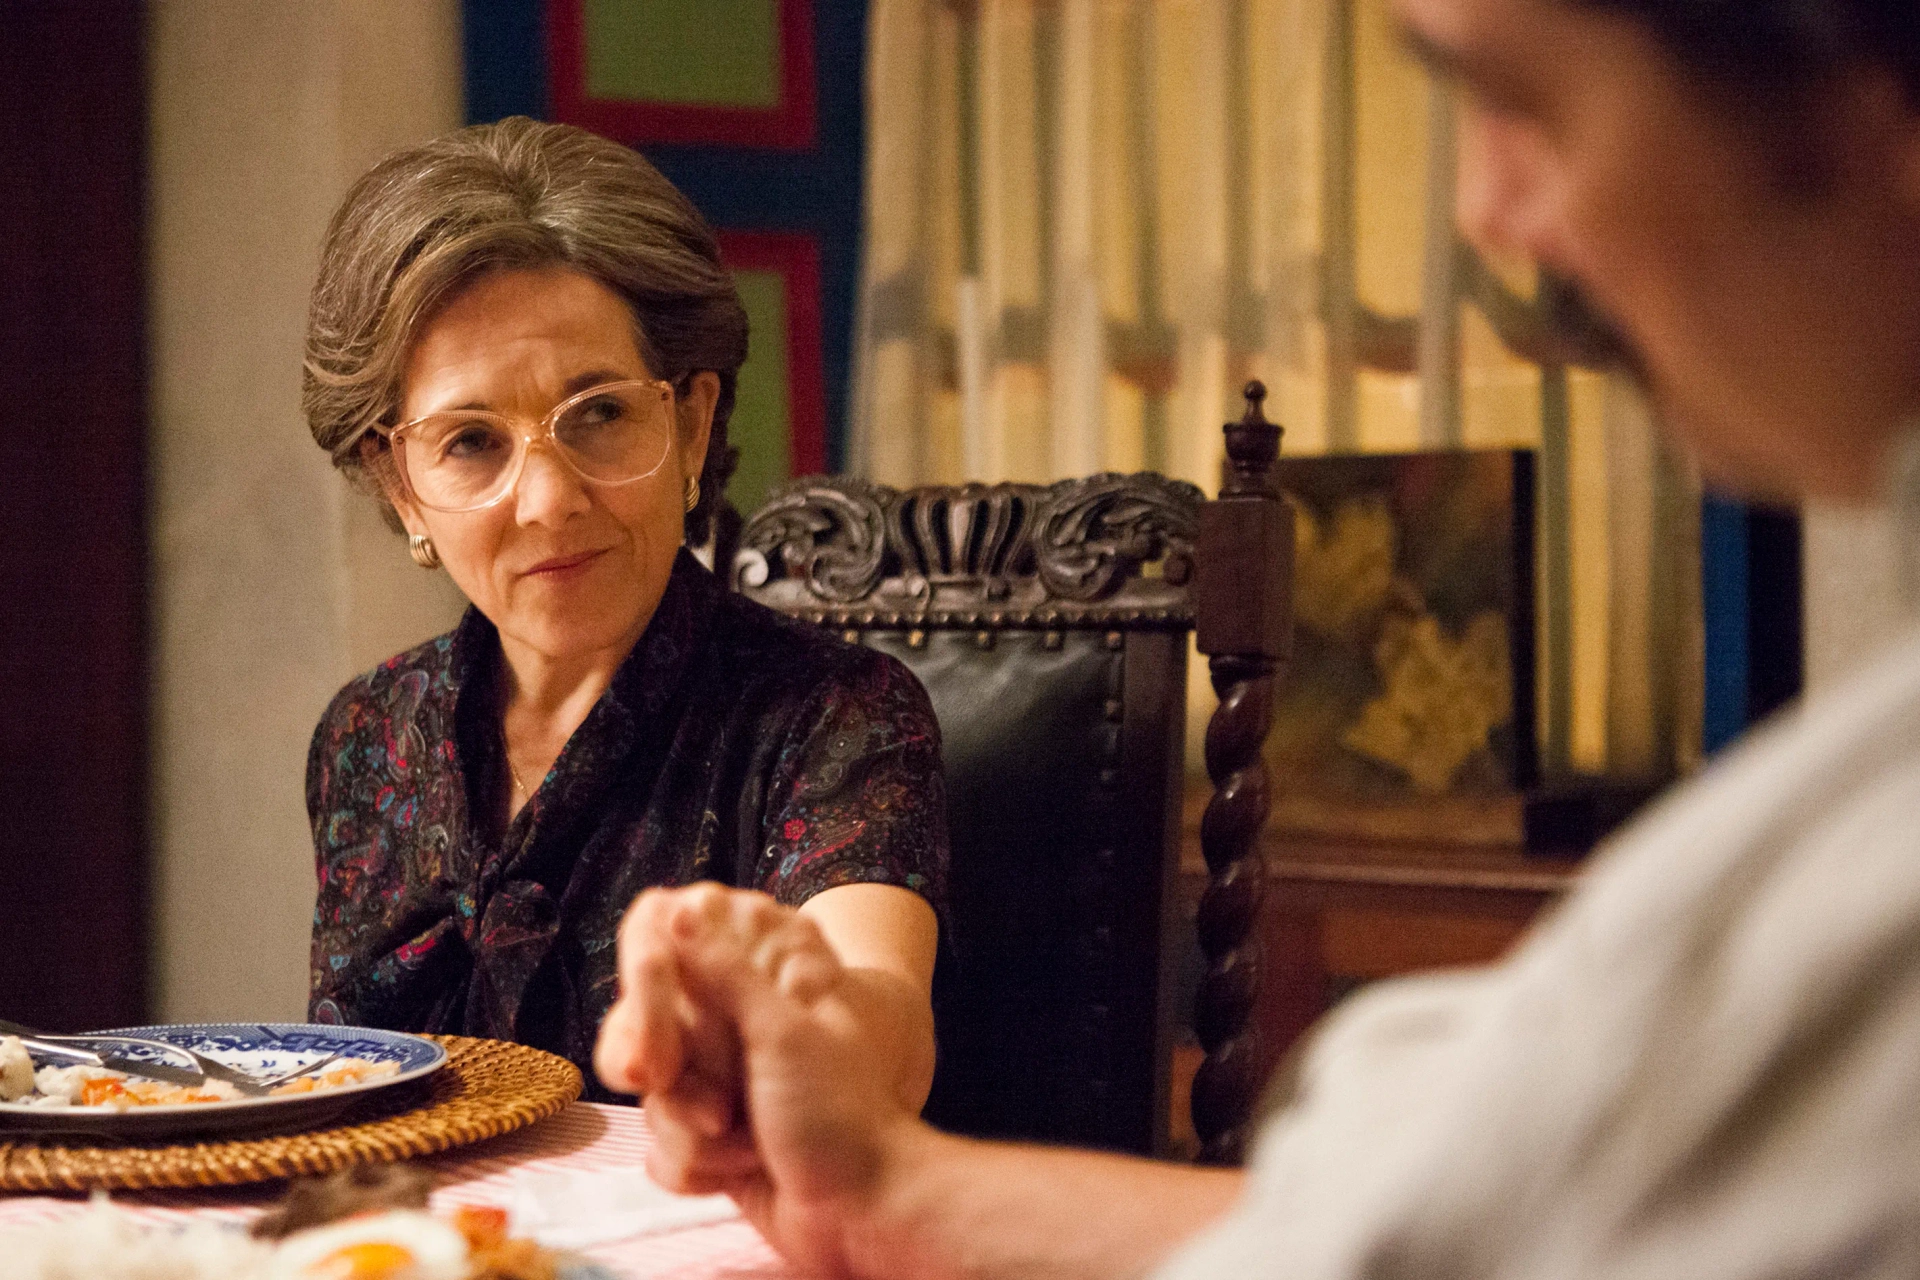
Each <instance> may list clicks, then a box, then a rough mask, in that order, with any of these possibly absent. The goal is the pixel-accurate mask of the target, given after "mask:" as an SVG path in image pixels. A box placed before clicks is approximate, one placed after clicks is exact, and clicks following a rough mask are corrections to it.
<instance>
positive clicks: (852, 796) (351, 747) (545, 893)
mask: <svg viewBox="0 0 1920 1280" xmlns="http://www.w3.org/2000/svg"><path fill="white" fill-rule="evenodd" d="M504 683H505V682H504V679H503V669H502V658H501V654H500V641H499V636H498V633H497V632H496V631H495V630H494V628H493V625H492V624H491V623H489V622H488V621H487V620H486V619H485V618H484V617H482V616H481V615H480V614H479V613H478V612H477V611H475V610H469V611H468V612H467V615H466V617H465V618H464V619H463V620H462V621H461V623H460V625H459V626H458V627H457V628H456V629H455V630H454V631H452V632H451V633H449V634H447V635H444V636H441V637H439V638H438V639H435V640H431V641H428V642H427V643H426V644H424V645H421V646H420V647H419V648H417V649H412V650H410V651H408V652H406V653H403V654H401V655H399V656H398V657H396V658H393V659H391V660H389V661H388V662H386V663H384V664H383V665H381V666H380V667H378V668H377V669H375V670H374V671H372V672H370V673H368V674H367V675H364V676H361V677H360V678H359V679H357V680H354V681H353V682H352V683H351V684H349V685H347V687H346V688H344V689H342V690H341V691H340V693H339V695H338V696H336V697H335V698H334V700H333V703H332V705H331V706H329V707H328V708H327V712H326V714H325V716H323V717H322V718H321V721H320V725H319V727H318V728H317V729H316V730H315V731H314V735H313V746H312V749H311V752H310V753H309V756H308V760H307V814H308V817H309V819H310V821H311V822H312V826H313V842H314V851H315V855H316V861H317V863H318V872H319V882H320V884H319V898H318V901H317V903H316V905H315V908H314V922H313V975H312V985H311V994H310V1005H309V1015H310V1016H311V1017H312V1019H313V1020H314V1021H316V1022H338V1023H357V1024H362V1025H366V1026H375V1027H386V1028H391V1029H395V1030H403V1031H424V1032H446V1033H454V1034H465V1035H476V1036H487V1037H491V1038H495V1039H507V1040H517V1041H520V1042H522V1043H524V1044H530V1045H534V1046H536V1047H538V1048H542V1049H547V1050H549V1051H551V1052H554V1053H558V1054H561V1055H562V1056H564V1057H567V1058H570V1059H572V1060H573V1061H574V1062H575V1063H576V1064H578V1065H579V1066H580V1067H581V1069H582V1070H583V1071H584V1072H585V1073H586V1076H587V1079H588V1080H589V1081H592V1080H593V1073H592V1071H591V1069H590V1060H591V1056H592V1050H593V1040H594V1034H595V1032H596V1030H597V1029H598V1027H599V1024H600V1019H601V1017H602V1016H603V1015H604V1014H605V1013H606V1011H607V1008H608V1007H609V1005H611V1003H612V1001H613V996H614V993H615V974H614V943H615V938H616V932H617V930H618V927H619V923H620V919H621V915H622V913H623V912H624V911H625V910H626V907H627V905H628V903H630V902H631V901H632V900H633V897H634V895H636V894H638V893H639V892H640V891H641V890H642V889H645V888H647V887H649V886H653V885H678V884H687V883H689V882H692V881H695V880H717V881H720V882H722V883H726V884H731V885H736V886H741V887H748V888H755V889H761V890H764V891H766V892H767V893H770V894H772V895H773V896H774V897H775V898H777V899H779V900H780V901H782V902H785V903H789V904H793V905H798V904H799V903H801V902H804V901H805V900H806V899H808V898H809V897H811V896H813V895H814V894H816V893H819V892H821V891H822V890H824V889H830V888H834V887H836V886H838V885H845V884H857V883H877V884H892V885H900V886H902V887H905V888H907V889H910V890H913V891H914V892H916V893H919V894H921V895H923V896H924V897H926V898H927V899H928V900H929V901H930V902H931V903H933V904H934V907H935V909H936V910H940V911H942V912H943V914H944V893H945V880H946V866H947V837H946V805H945V799H944V795H943V791H942V786H941V775H940V733H939V728H938V725H937V724H936V722H935V720H934V716H933V710H932V708H931V706H929V704H928V702H927V696H926V693H925V691H924V690H923V689H921V687H920V685H919V683H918V682H917V681H916V680H915V679H914V678H913V676H912V675H911V674H909V673H908V672H907V670H906V668H904V667H903V666H901V665H900V664H899V663H897V662H895V661H894V660H893V659H891V658H887V657H885V656H883V655H880V654H877V653H874V652H873V651H872V650H868V649H862V648H859V647H856V646H853V645H848V644H844V643H842V642H841V641H840V640H839V639H838V638H836V637H834V636H831V635H830V634H828V633H826V632H824V631H822V630H820V629H819V628H816V627H811V626H807V625H805V624H803V623H799V622H795V621H793V620H791V619H788V618H784V617H782V616H780V615H779V614H776V613H773V612H771V611H770V610H767V609H765V608H763V607H761V606H759V605H757V604H754V603H752V602H751V601H748V600H744V599H742V598H740V597H739V596H736V595H734V594H732V593H730V592H727V591H726V590H724V589H723V588H722V587H721V586H720V584H719V583H718V582H716V581H715V580H714V578H713V576H712V575H711V574H709V573H708V572H707V571H706V570H705V569H704V568H702V567H701V566H700V565H699V563H698V562H697V561H695V560H694V559H693V558H692V557H691V556H690V555H688V554H686V553H685V552H682V553H681V555H680V558H679V560H678V561H677V562H676V563H675V565H674V567H673V573H672V576H671V578H670V580H669V582H668V585H667V589H666V593H665V594H664V596H662V598H661V601H660V605H659V608H658V609H657V610H656V611H655V613H654V617H653V619H652V621H651V622H650V623H649V624H648V627H647V630H646V633H645V634H644V635H643V636H642V637H641V639H640V641H639V643H638V644H636V645H635V646H634V649H633V652H632V654H630V655H629V656H628V658H627V659H626V661H625V662H624V663H623V664H622V666H621V667H620V669H619V671H618V672H617V673H616V674H615V676H614V678H613V682H612V684H611V685H610V686H609V687H608V689H607V691H606V693H605V694H604V695H603V696H602V697H601V699H600V701H599V702H598V703H597V704H596V705H595V706H594V708H593V710H592V711H591V712H590V713H589V714H588V716H587V718H586V720H585V722H583V723H582V724H581V726H580V727H579V729H578V730H576V731H575V733H574V735H573V737H572V739H571V740H570V741H569V742H568V743H567V745H566V748H565V750H563V751H562V752H561V754H560V757H559V759H558V760H557V761H556V762H555V763H554V766H553V770H552V772H551V773H549V774H548V775H547V777H546V778H545V779H544V780H543V781H542V782H541V784H540V785H539V786H538V787H537V788H535V794H534V795H533V797H532V799H531V800H529V801H528V802H527V804H526V805H525V807H524V808H522V809H521V811H520V812H519V813H518V814H517V815H516V816H515V817H514V819H513V820H512V821H511V822H510V823H508V824H507V825H506V828H505V829H504V830H501V829H500V819H499V818H498V817H497V816H493V815H499V814H504V813H505V811H506V798H505V797H504V796H503V795H501V794H500V793H501V791H502V790H503V787H502V784H501V778H502V777H503V776H504V775H505V773H506V770H505V768H504V765H503V762H502V751H503V750H504V747H503V744H502V740H501V735H500V724H501V712H502V706H503V704H502V699H503V696H504V694H503V688H504ZM589 1093H590V1096H604V1095H601V1094H599V1093H598V1092H597V1086H593V1085H590V1086H589Z"/></svg>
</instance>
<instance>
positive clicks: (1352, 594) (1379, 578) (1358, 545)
mask: <svg viewBox="0 0 1920 1280" xmlns="http://www.w3.org/2000/svg"><path fill="white" fill-rule="evenodd" d="M1293 534H1294V540H1293V545H1294V581H1293V607H1294V617H1295V618H1296V619H1297V620H1298V622H1299V623H1300V625H1301V626H1304V627H1309V628H1311V629H1313V630H1314V631H1317V632H1318V633H1320V634H1321V635H1323V636H1325V637H1327V638H1328V639H1334V640H1356V639H1360V638H1363V636H1364V633H1365V629H1366V628H1367V627H1368V626H1369V625H1371V623H1372V622H1373V620H1374V619H1375V618H1376V617H1377V616H1378V615H1379V612H1380V610H1381V609H1382V608H1384V607H1385V606H1386V603H1387V597H1388V595H1389V593H1390V592H1391V591H1392V590H1393V563H1394V556H1395V553H1396V547H1395V539H1396V530H1395V528H1394V523H1393V512H1392V511H1391V510H1390V509H1388V507H1387V504H1386V501H1385V499H1383V498H1381V497H1379V496H1377V495H1368V496H1366V497H1363V498H1360V499H1358V500H1356V501H1353V502H1345V503H1342V504H1341V505H1340V506H1339V508H1338V509H1337V510H1335V511H1334V513H1333V517H1332V518H1331V519H1330V520H1327V521H1326V522H1325V523H1324V524H1323V523H1322V522H1321V521H1320V520H1319V519H1318V518H1317V517H1315V515H1314V514H1313V511H1312V510H1311V509H1310V508H1309V507H1307V505H1306V504H1304V503H1295V504H1294V508H1293Z"/></svg>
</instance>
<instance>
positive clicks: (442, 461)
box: [373, 381, 674, 511]
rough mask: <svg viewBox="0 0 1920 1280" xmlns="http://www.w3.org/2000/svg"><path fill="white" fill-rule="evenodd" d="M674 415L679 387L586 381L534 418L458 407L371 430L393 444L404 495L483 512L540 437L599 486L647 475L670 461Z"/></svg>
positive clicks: (433, 505) (437, 506) (438, 507)
mask: <svg viewBox="0 0 1920 1280" xmlns="http://www.w3.org/2000/svg"><path fill="white" fill-rule="evenodd" d="M673 421H674V419H673V384H672V383H671V382H661V381H634V382H605V383H602V384H601V385H599V386H597V387H589V388H588V389H587V390H585V391H582V392H581V393H580V394H578V395H576V396H572V397H570V398H568V399H566V400H563V401H561V403H560V404H559V405H557V406H555V408H554V410H553V412H551V413H549V414H548V415H547V416H546V417H545V418H543V419H541V420H540V421H539V422H537V423H535V422H529V421H527V420H526V419H524V418H521V419H515V418H509V417H508V416H506V415H505V414H500V413H490V412H488V411H486V410H482V409H453V410H448V411H447V412H444V413H429V414H427V415H426V416H425V417H420V418H415V419H413V421H411V422H405V423H402V424H401V425H399V426H397V427H393V428H391V429H388V428H385V427H374V428H373V430H374V431H376V432H379V433H380V434H381V435H383V436H385V437H386V439H387V442H388V443H389V445H391V446H392V450H393V464H394V469H395V470H396V471H397V472H398V473H399V478H400V482H401V484H402V485H403V486H405V488H406V491H407V496H408V497H410V498H412V499H413V500H414V501H415V502H417V503H419V504H420V505H421V506H423V507H427V508H429V509H431V510H434V511H477V510H479V509H480V508H482V507H488V506H492V505H493V504H494V503H496V502H498V501H500V499H502V498H504V497H506V496H507V494H509V493H511V492H512V491H513V486H514V484H515V483H516V482H518V481H519V479H520V473H521V471H522V470H524V469H525V467H526V464H527V452H528V451H529V450H530V449H531V448H532V447H533V446H534V445H535V444H536V443H538V442H540V441H542V440H547V441H550V442H551V443H552V445H553V452H554V453H555V454H556V455H557V456H558V457H560V458H561V459H562V460H563V461H564V462H565V463H566V464H567V465H568V466H569V467H572V468H573V470H574V471H575V472H576V473H577V474H578V475H579V476H580V478H581V479H583V480H586V481H589V482H591V483H593V484H603V485H620V484H632V483H634V482H635V481H636V480H644V479H646V478H647V477H648V476H650V475H652V474H653V473H654V472H656V471H658V470H659V469H660V465H661V464H662V463H664V462H665V461H666V460H667V451H668V449H669V448H671V447H672V444H673V437H674V431H673Z"/></svg>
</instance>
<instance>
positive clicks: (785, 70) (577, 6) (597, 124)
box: [547, 0, 819, 151]
mask: <svg viewBox="0 0 1920 1280" xmlns="http://www.w3.org/2000/svg"><path fill="white" fill-rule="evenodd" d="M779 4H780V8H779V19H780V105H779V106H777V107H772V108H765V109H762V108H757V107H702V106H694V105H691V104H688V103H684V102H631V101H624V100H619V99H613V98H590V97H588V96H587V49H586V30H587V22H586V13H585V9H584V0H547V69H548V79H547V83H548V86H549V88H548V94H549V98H550V107H551V110H552V113H553V118H554V119H555V120H558V121H561V122H563V123H566V124H576V125H579V126H580V127H581V128H583V129H591V130H593V131H594V132H595V133H598V134H604V135H605V136H606V137H609V138H613V139H614V140H616V141H619V142H624V143H627V144H628V145H629V146H642V145H645V144H648V143H710V144H715V145H719V146H732V147H772V148H778V149H780V150H788V151H803V150H806V149H808V148H810V147H812V146H813V145H814V144H815V143H816V142H817V141H818V138H819V119H818V116H819V113H818V111H817V110H816V108H815V96H816V86H815V71H814V59H813V0H779Z"/></svg>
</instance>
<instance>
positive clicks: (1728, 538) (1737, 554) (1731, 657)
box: [1700, 498, 1751, 752]
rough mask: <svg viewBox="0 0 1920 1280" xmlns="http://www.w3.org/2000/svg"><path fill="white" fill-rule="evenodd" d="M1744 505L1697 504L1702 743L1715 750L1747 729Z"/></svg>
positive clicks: (1719, 501) (1717, 500)
mask: <svg viewBox="0 0 1920 1280" xmlns="http://www.w3.org/2000/svg"><path fill="white" fill-rule="evenodd" d="M1750 588H1751V584H1750V582H1749V574H1748V557H1747V509H1746V507H1745V506H1744V505H1742V504H1740V503H1737V502H1728V501H1725V500H1724V499H1720V498H1708V499H1707V500H1706V501H1705V502H1703V503H1702V504H1701V506H1700V604H1701V613H1702V614H1703V615H1704V621H1705V624H1706V673H1705V674H1706V706H1705V708H1704V716H1703V721H1702V725H1701V740H1702V745H1703V746H1704V747H1705V748H1706V749H1707V750H1708V751H1709V752H1712V751H1718V750H1719V749H1720V748H1721V747H1724V746H1725V745H1727V743H1729V742H1731V741H1733V740H1734V739H1735V738H1736V737H1738V736H1739V735H1740V732H1741V730H1743V729H1745V728H1746V727H1747V669H1748V665H1749V661H1750V651H1749V643H1750V632H1749V626H1750V621H1749V616H1750V610H1749V606H1748V595H1749V591H1750Z"/></svg>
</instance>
